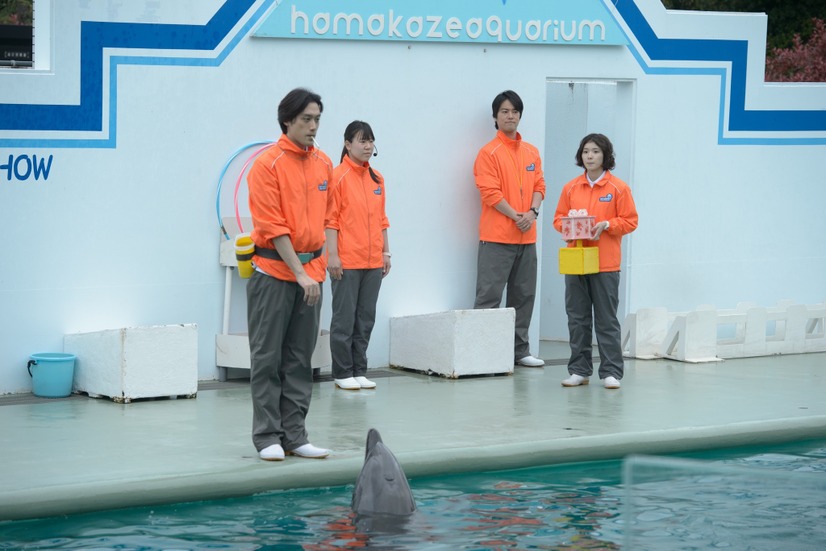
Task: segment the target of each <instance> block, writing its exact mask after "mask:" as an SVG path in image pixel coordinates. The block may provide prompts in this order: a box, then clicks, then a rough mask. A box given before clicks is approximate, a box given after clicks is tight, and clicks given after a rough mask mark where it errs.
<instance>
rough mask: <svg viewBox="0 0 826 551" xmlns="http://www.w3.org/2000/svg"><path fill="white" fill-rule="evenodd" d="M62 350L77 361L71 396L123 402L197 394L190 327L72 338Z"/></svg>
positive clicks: (192, 327) (195, 341) (194, 347)
mask: <svg viewBox="0 0 826 551" xmlns="http://www.w3.org/2000/svg"><path fill="white" fill-rule="evenodd" d="M63 350H64V351H65V352H67V353H70V354H75V355H76V356H77V361H76V363H75V379H74V387H73V390H74V391H76V392H85V393H87V394H89V396H93V397H100V396H105V397H108V398H111V399H112V400H114V401H116V402H123V403H129V402H131V401H132V400H135V399H138V398H159V397H172V396H175V397H177V396H186V397H194V396H195V395H196V394H197V392H198V326H197V325H195V324H186V325H155V326H147V327H126V328H121V329H108V330H104V331H94V332H91V333H75V334H71V335H65V336H64V338H63Z"/></svg>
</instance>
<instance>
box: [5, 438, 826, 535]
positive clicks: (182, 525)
mask: <svg viewBox="0 0 826 551" xmlns="http://www.w3.org/2000/svg"><path fill="white" fill-rule="evenodd" d="M680 457H681V458H688V459H694V460H702V461H703V462H704V463H702V464H700V465H701V466H702V465H703V464H705V465H713V466H714V467H740V468H741V469H740V470H741V471H743V468H749V469H748V473H749V474H750V476H751V479H750V480H751V481H754V480H764V479H766V478H770V477H769V476H768V475H769V473H772V474H777V475H779V476H783V477H787V479H788V480H792V479H791V478H788V477H794V478H793V479H794V480H803V479H805V480H806V481H807V486H809V487H812V484H811V483H810V482H809V481H811V480H815V481H816V484H815V485H814V486H815V490H818V489H820V490H821V491H820V492H819V493H818V494H817V495H818V496H819V498H822V499H821V501H820V503H813V502H811V501H810V500H808V501H807V502H806V503H798V505H797V508H796V509H794V510H789V509H782V508H774V509H772V508H771V507H767V508H761V507H750V506H751V505H752V504H753V503H756V502H755V501H754V500H755V499H756V495H757V492H756V489H757V486H760V485H761V484H762V483H761V484H754V487H752V488H750V489H749V490H748V491H746V492H743V491H738V490H735V491H734V492H730V493H729V494H727V492H729V490H730V487H728V486H727V485H726V484H723V483H721V478H720V475H719V473H713V472H712V473H710V472H704V471H702V470H700V471H697V472H693V473H688V474H686V473H685V472H682V473H680V476H679V477H677V478H673V477H672V478H671V479H669V480H668V481H667V482H663V481H662V479H661V477H660V476H659V475H657V476H653V477H651V476H650V477H649V478H648V479H644V478H645V477H641V479H640V480H639V484H636V483H635V485H634V489H635V491H637V492H638V493H637V495H636V498H639V497H641V498H642V502H638V503H637V504H636V505H637V507H636V508H635V509H633V510H632V512H631V514H632V515H634V516H632V517H629V516H628V515H629V513H628V511H629V510H628V507H627V503H625V502H626V501H627V495H628V494H627V493H626V490H628V488H624V487H623V484H622V476H623V463H622V462H621V461H605V462H592V463H578V464H568V465H557V466H551V467H538V468H530V469H520V470H513V471H498V472H488V473H478V474H464V475H450V476H442V477H431V478H425V479H414V480H411V487H412V489H413V493H414V496H415V498H416V502H417V505H418V507H419V511H418V512H417V514H416V515H415V516H414V517H413V518H411V519H410V520H409V521H408V522H406V523H401V524H395V525H391V526H385V527H383V529H382V530H380V531H378V532H371V533H364V532H361V531H359V530H358V529H357V528H356V526H355V523H354V519H353V518H352V515H351V513H350V498H351V495H352V486H340V487H334V488H318V489H313V490H290V491H281V492H272V493H268V494H264V495H258V496H253V497H248V498H239V499H228V500H220V501H208V502H196V503H183V504H177V505H170V506H163V507H146V508H135V509H126V510H118V511H107V512H102V513H91V514H83V515H75V516H63V517H55V518H48V519H38V520H30V521H13V522H11V521H10V522H3V523H0V549H21V548H22V549H27V548H28V549H136V550H137V549H140V550H154V549H239V550H253V549H256V550H257V549H279V550H280V549H284V550H291V549H296V550H298V549H302V550H310V551H312V550H318V551H321V550H328V549H331V550H332V549H351V548H356V547H368V546H369V547H373V548H379V549H420V548H427V549H469V550H479V551H482V550H505V549H562V550H573V549H607V550H610V549H621V548H623V543H624V535H625V532H626V531H627V528H628V523H629V522H631V524H633V525H634V526H644V527H645V530H644V531H643V532H641V533H640V534H637V536H638V539H637V540H636V541H637V542H642V543H641V544H639V543H638V544H635V545H634V549H635V551H636V550H637V549H644V548H650V549H656V550H657V551H665V550H668V549H680V550H683V549H709V548H712V547H714V546H716V547H722V548H727V549H747V548H748V547H744V546H742V545H741V544H742V542H743V541H745V540H744V539H742V538H741V539H735V540H734V542H733V543H732V542H727V541H725V539H724V538H722V539H717V540H714V541H713V542H712V544H713V545H711V546H710V545H709V544H708V540H707V539H703V538H702V537H701V536H702V534H701V532H702V529H703V528H704V527H708V526H709V525H711V524H713V523H716V526H717V527H722V528H724V535H725V534H728V535H729V536H731V537H734V538H737V534H738V528H740V527H742V526H751V525H754V524H757V525H758V526H772V525H774V524H779V523H785V525H789V524H790V521H791V519H790V518H789V515H792V514H793V515H794V517H793V519H794V520H793V523H791V524H793V525H794V526H796V528H795V530H794V532H797V533H804V532H803V531H802V530H801V527H802V526H803V524H804V523H807V522H808V523H811V524H812V525H813V526H814V528H813V529H812V530H810V531H809V532H805V533H806V535H807V540H808V541H807V542H805V543H801V542H795V541H794V539H790V536H789V535H788V534H786V533H784V537H785V539H783V540H782V541H781V542H780V543H781V544H782V545H780V544H778V546H777V547H774V548H776V549H783V550H788V549H823V548H826V531H824V530H826V528H818V526H824V527H826V521H824V518H826V517H823V515H824V514H826V513H825V512H824V511H826V507H824V505H826V491H822V490H823V489H824V488H826V441H807V442H800V443H795V444H785V445H775V446H770V447H763V448H736V449H729V450H714V451H705V452H697V453H692V454H680ZM669 468H670V467H669ZM643 472H644V473H648V474H649V475H650V473H651V470H650V469H649V470H648V471H643ZM743 472H745V471H743ZM757 472H765V473H766V476H758V477H757V478H755V477H754V474H755V473H757ZM801 473H803V474H801ZM797 475H800V476H801V477H803V479H801V478H798V477H797ZM807 475H808V476H807ZM715 477H716V478H715ZM811 477H814V478H811ZM820 481H823V482H822V483H821V482H820ZM703 484H710V485H711V487H713V488H714V489H715V492H716V493H717V494H726V498H727V499H728V498H730V499H729V502H730V503H731V504H733V505H744V504H745V505H746V506H747V507H750V509H751V510H752V513H753V516H754V518H753V519H749V518H744V517H743V516H742V514H741V512H742V508H740V509H738V511H740V513H737V514H734V515H732V516H731V518H725V519H723V520H722V521H709V520H708V511H706V510H704V509H703V503H697V501H698V500H706V499H707V498H708V497H709V494H708V493H707V492H706V490H703V486H702V485H703ZM786 486H787V489H788V492H786V493H787V495H785V496H781V497H782V498H783V499H787V500H792V501H795V500H796V497H798V496H800V493H799V486H795V485H794V484H791V485H786ZM781 487H782V485H781ZM639 492H642V493H639ZM737 492H739V493H737ZM717 497H719V495H718V496H717ZM775 497H776V496H775ZM636 498H635V501H637V499H636ZM749 500H751V501H749ZM797 501H799V500H797ZM703 502H704V503H708V502H706V501H703ZM716 509H719V507H716ZM686 511H689V513H686ZM675 519H676V520H678V521H680V522H679V525H678V526H677V527H676V528H675V527H674V526H673V521H674V520H675ZM682 519H689V521H688V522H685V521H683V520H682ZM669 521H671V522H672V526H671V527H666V528H664V527H663V526H664V524H663V523H667V522H669ZM752 521H753V522H752ZM680 530H684V532H685V534H682V536H681V539H680V541H679V543H677V542H676V540H675V536H679V535H680V533H679V532H680ZM715 537H716V536H715ZM686 542H689V543H688V544H686ZM692 542H693V543H692ZM646 544H650V547H645V545H646ZM671 545H674V546H671ZM687 545H694V546H693V547H689V546H687ZM752 548H755V549H770V548H772V547H752Z"/></svg>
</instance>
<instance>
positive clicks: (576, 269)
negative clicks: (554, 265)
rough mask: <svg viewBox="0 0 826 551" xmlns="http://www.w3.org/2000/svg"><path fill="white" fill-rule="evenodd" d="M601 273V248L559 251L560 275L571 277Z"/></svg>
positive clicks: (576, 248)
mask: <svg viewBox="0 0 826 551" xmlns="http://www.w3.org/2000/svg"><path fill="white" fill-rule="evenodd" d="M597 272H599V247H583V246H582V245H580V244H578V245H577V246H576V247H564V248H562V249H559V273H560V274H569V275H585V274H595V273H597Z"/></svg>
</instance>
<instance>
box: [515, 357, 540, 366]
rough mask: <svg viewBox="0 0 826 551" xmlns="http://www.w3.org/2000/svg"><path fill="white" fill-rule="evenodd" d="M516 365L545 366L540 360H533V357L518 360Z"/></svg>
mask: <svg viewBox="0 0 826 551" xmlns="http://www.w3.org/2000/svg"><path fill="white" fill-rule="evenodd" d="M516 363H517V364H518V365H522V366H525V367H542V366H544V365H545V362H544V361H542V360H540V359H539V358H534V357H533V356H525V357H524V358H519V359H518V360H516Z"/></svg>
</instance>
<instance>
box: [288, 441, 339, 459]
mask: <svg viewBox="0 0 826 551" xmlns="http://www.w3.org/2000/svg"><path fill="white" fill-rule="evenodd" d="M287 455H296V456H298V457H306V458H308V459H324V458H325V457H327V456H328V455H330V450H325V449H324V448H317V447H315V446H313V445H312V444H310V443H307V444H304V445H303V446H298V447H297V448H296V449H294V450H290V451H288V452H287Z"/></svg>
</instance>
